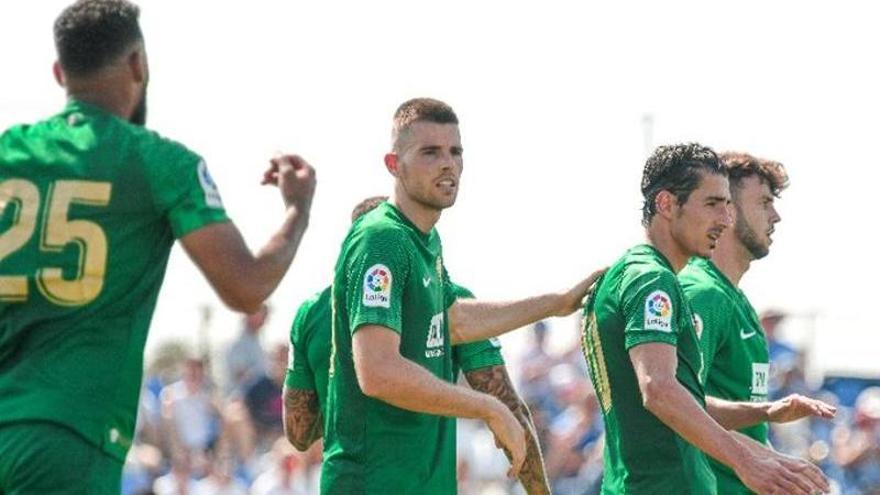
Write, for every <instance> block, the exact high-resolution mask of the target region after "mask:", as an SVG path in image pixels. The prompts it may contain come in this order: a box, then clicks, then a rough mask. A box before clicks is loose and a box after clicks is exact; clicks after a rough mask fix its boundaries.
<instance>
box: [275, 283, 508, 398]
mask: <svg viewBox="0 0 880 495" xmlns="http://www.w3.org/2000/svg"><path fill="white" fill-rule="evenodd" d="M452 291H453V293H454V294H455V297H456V298H473V297H474V296H473V294H472V293H471V292H470V291H469V290H467V289H465V288H464V287H461V286H458V285H455V284H453V286H452ZM330 333H331V315H330V287H328V288H326V289H324V290H323V291H321V292H319V293H317V294H315V295H313V296H312V297H310V298H308V299H306V300H305V301H303V303H302V304H301V305H300V307H299V309H298V310H297V312H296V317H295V318H294V320H293V325H292V327H291V329H290V347H291V348H292V352H291V353H290V363H289V365H288V367H287V376H286V377H285V380H284V384H285V385H286V386H287V387H288V388H290V389H297V390H314V391H315V392H316V393H317V394H318V403H319V406H320V410H321V411H324V407H325V406H326V405H327V374H328V372H329V369H330ZM497 342H498V341H497V339H491V340H483V341H480V342H468V343H466V344H460V345H456V346H453V347H452V365H453V376H454V377H457V376H458V371H459V370H461V371H463V372H464V373H467V372H470V371H474V370H478V369H482V368H488V367H490V366H499V365H504V358H503V357H502V355H501V345H500V344H498V343H497Z"/></svg>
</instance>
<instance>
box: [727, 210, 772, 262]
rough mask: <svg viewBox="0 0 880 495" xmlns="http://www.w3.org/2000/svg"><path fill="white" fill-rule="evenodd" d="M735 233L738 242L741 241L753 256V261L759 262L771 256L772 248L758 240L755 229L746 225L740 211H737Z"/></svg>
mask: <svg viewBox="0 0 880 495" xmlns="http://www.w3.org/2000/svg"><path fill="white" fill-rule="evenodd" d="M734 233H735V234H736V238H737V240H739V242H740V243H741V244H742V245H743V246H744V247H745V248H746V250H747V251H748V252H749V254H751V255H752V259H756V260H759V259H761V258H763V257H764V256H767V255H768V254H770V247H769V246H766V245H764V244H762V243H761V241H760V240H758V234H757V233H755V229H753V228H752V226H751V225H749V224H748V223H746V221H745V219H744V217H743V215H742V213H741V212H739V211H737V216H736V225H735V226H734Z"/></svg>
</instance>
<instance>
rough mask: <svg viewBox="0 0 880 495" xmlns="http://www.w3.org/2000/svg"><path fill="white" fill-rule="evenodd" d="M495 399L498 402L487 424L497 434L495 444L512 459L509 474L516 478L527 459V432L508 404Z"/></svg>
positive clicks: (510, 476)
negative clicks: (508, 407)
mask: <svg viewBox="0 0 880 495" xmlns="http://www.w3.org/2000/svg"><path fill="white" fill-rule="evenodd" d="M494 401H495V402H496V403H497V404H496V407H493V408H492V410H491V412H490V413H489V414H488V415H487V417H486V418H485V421H486V425H487V426H489V429H490V430H492V434H493V435H495V445H496V446H497V447H498V448H500V449H503V450H504V453H505V454H507V458H508V459H510V470H509V471H508V472H507V476H508V477H509V478H511V479H516V478H517V477H518V476H519V471H520V469H522V466H523V462H524V461H525V459H526V433H525V430H523V427H522V425H520V424H519V421H518V420H517V419H516V417H515V416H514V415H513V413H511V412H510V410H509V409H507V406H505V405H504V404H503V403H502V402H501V401H499V400H497V399H494Z"/></svg>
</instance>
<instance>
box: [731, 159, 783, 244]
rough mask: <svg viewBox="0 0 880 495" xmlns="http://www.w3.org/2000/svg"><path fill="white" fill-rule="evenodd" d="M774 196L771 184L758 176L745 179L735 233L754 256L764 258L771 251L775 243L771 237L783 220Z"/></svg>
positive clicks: (739, 190)
mask: <svg viewBox="0 0 880 495" xmlns="http://www.w3.org/2000/svg"><path fill="white" fill-rule="evenodd" d="M774 199H775V198H774V196H773V193H772V192H771V191H770V185H769V184H767V183H766V182H765V181H763V180H761V179H760V178H759V177H758V176H756V175H752V176H749V177H745V178H743V179H742V180H741V181H740V183H739V187H738V188H737V194H736V200H735V201H734V206H735V207H736V223H735V225H734V229H733V233H734V235H735V236H736V239H737V241H739V242H740V243H741V244H742V245H743V246H744V247H745V248H746V250H748V252H749V253H750V254H751V255H752V259H756V260H757V259H761V258H763V257H764V256H767V254H768V253H770V244H772V243H773V239H771V238H770V236H771V235H773V231H774V230H775V228H776V227H775V225H776V224H777V223H778V222H779V221H780V220H781V218H780V217H779V213H778V212H777V211H776V206H775V205H774Z"/></svg>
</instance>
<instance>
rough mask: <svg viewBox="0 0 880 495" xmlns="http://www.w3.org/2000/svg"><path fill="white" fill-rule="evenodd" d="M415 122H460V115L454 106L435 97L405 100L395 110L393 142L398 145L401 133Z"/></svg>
mask: <svg viewBox="0 0 880 495" xmlns="http://www.w3.org/2000/svg"><path fill="white" fill-rule="evenodd" d="M414 122H433V123H435V124H458V116H457V115H455V111H454V110H452V107H450V106H449V105H447V104H446V103H444V102H442V101H440V100H435V99H433V98H413V99H412V100H407V101H405V102H403V103H402V104H401V105H400V106H399V107H397V111H396V112H394V126H393V128H392V130H391V142H392V143H394V145H395V146H396V145H397V139H398V137H399V136H400V134H401V133H402V132H403V131H405V130H406V129H407V128H409V126H410V125H412V124H413V123H414Z"/></svg>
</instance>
